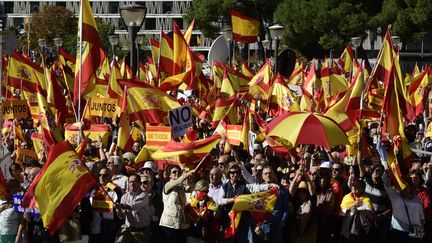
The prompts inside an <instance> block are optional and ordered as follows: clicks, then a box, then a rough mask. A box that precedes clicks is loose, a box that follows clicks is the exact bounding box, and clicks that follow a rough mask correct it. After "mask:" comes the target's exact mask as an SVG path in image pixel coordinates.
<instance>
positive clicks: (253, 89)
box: [249, 61, 273, 100]
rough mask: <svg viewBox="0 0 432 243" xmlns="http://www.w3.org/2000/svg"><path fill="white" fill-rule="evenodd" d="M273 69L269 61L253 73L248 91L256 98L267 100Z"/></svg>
mask: <svg viewBox="0 0 432 243" xmlns="http://www.w3.org/2000/svg"><path fill="white" fill-rule="evenodd" d="M272 80H273V70H272V68H271V64H270V62H269V61H267V62H266V64H264V66H263V67H261V69H260V70H259V71H258V72H257V73H256V74H255V76H254V77H253V78H252V79H251V80H250V82H249V93H250V94H251V95H252V96H253V97H254V99H256V100H260V99H263V100H267V99H268V97H269V92H270V87H271V85H272V84H271V82H272Z"/></svg>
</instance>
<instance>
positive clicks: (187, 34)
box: [184, 18, 195, 45]
mask: <svg viewBox="0 0 432 243" xmlns="http://www.w3.org/2000/svg"><path fill="white" fill-rule="evenodd" d="M194 26H195V18H194V19H193V20H192V22H191V23H190V24H189V27H188V28H187V29H186V32H185V33H184V39H185V40H186V43H187V44H188V45H189V43H190V40H191V37H192V31H193V28H194Z"/></svg>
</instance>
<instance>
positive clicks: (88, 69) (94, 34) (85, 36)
mask: <svg viewBox="0 0 432 243" xmlns="http://www.w3.org/2000/svg"><path fill="white" fill-rule="evenodd" d="M81 9H82V10H81V11H82V14H81V15H80V22H79V23H82V26H79V29H80V30H79V32H78V36H79V35H80V32H82V36H81V38H82V50H78V51H77V55H76V56H77V58H76V59H77V60H80V59H81V60H82V61H81V62H82V63H81V64H80V63H77V64H76V65H75V67H76V68H75V86H74V102H75V103H76V102H77V101H78V99H80V98H81V97H80V95H81V96H84V95H86V94H87V93H89V92H90V91H92V90H93V89H94V86H95V83H96V78H97V75H96V73H97V70H98V69H99V67H100V66H101V65H102V63H103V61H104V59H105V52H104V49H103V45H102V42H101V40H100V38H99V33H98V29H97V26H96V22H95V20H94V17H93V12H92V8H91V6H90V2H89V0H82V1H81ZM81 28H82V29H81ZM78 49H79V48H78ZM78 62H80V61H78ZM80 80H81V84H80Z"/></svg>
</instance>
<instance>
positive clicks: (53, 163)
mask: <svg viewBox="0 0 432 243" xmlns="http://www.w3.org/2000/svg"><path fill="white" fill-rule="evenodd" d="M95 185H96V180H95V179H94V177H93V176H92V175H91V174H90V172H89V171H88V169H87V168H85V165H83V164H82V162H81V160H80V158H79V157H78V155H77V153H76V152H75V151H74V150H73V148H72V147H71V146H70V144H69V143H68V142H66V141H62V142H60V143H57V144H55V145H54V146H53V148H52V150H51V151H50V152H49V154H48V159H47V161H46V162H45V164H44V166H43V167H42V169H41V171H40V172H39V174H38V175H37V176H36V178H35V179H34V180H33V182H32V184H31V185H30V186H29V188H28V189H27V192H26V194H25V195H24V199H23V201H22V204H21V206H22V207H25V208H34V207H37V208H38V209H39V211H40V214H41V218H42V222H43V224H44V227H45V228H47V229H48V230H49V231H50V233H51V235H52V234H54V232H55V231H56V230H57V229H58V228H59V227H60V226H61V225H62V223H63V222H64V220H65V219H66V218H68V217H69V215H70V214H71V213H72V212H73V211H74V209H75V208H76V206H77V205H78V203H79V202H80V201H81V199H82V197H83V196H84V195H85V194H86V193H88V192H89V191H90V189H91V188H93V187H94V186H95Z"/></svg>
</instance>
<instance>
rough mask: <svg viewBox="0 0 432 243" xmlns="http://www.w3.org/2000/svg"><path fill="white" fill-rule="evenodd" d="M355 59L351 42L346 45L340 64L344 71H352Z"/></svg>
mask: <svg viewBox="0 0 432 243" xmlns="http://www.w3.org/2000/svg"><path fill="white" fill-rule="evenodd" d="M353 60H354V50H353V48H352V45H351V44H349V45H347V46H346V47H345V50H344V51H343V52H342V54H341V56H340V58H339V60H338V64H339V66H340V67H341V69H342V72H343V73H349V72H351V70H352V68H353Z"/></svg>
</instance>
